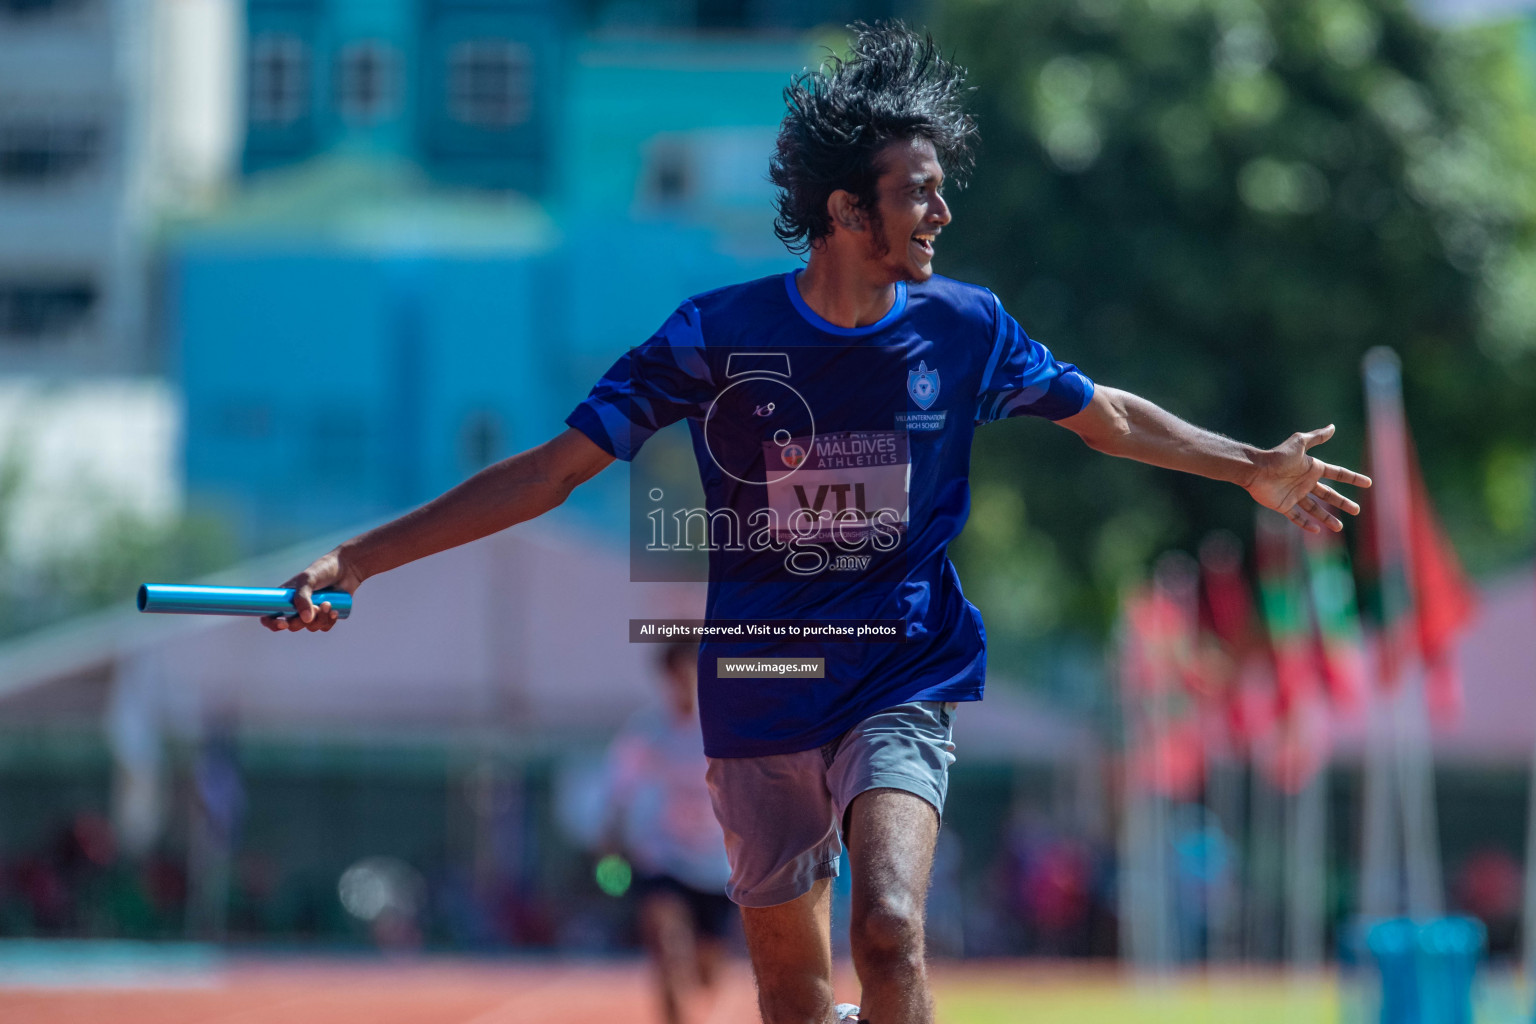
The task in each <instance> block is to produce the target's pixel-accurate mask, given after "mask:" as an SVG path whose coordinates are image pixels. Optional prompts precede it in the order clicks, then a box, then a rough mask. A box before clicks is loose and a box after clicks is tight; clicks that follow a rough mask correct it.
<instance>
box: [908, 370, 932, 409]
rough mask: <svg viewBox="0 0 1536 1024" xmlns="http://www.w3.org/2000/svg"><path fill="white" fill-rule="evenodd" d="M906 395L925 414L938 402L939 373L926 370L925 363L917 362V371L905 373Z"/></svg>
mask: <svg viewBox="0 0 1536 1024" xmlns="http://www.w3.org/2000/svg"><path fill="white" fill-rule="evenodd" d="M907 394H909V395H911V396H912V401H914V402H916V403H917V407H918V408H919V409H922V410H924V411H925V412H926V411H927V410H928V409H930V408H931V407H932V406H933V403H934V402H937V401H938V400H939V371H938V370H930V369H928V363H927V362H926V361H924V362H919V363H918V364H917V369H915V370H909V371H908V372H907Z"/></svg>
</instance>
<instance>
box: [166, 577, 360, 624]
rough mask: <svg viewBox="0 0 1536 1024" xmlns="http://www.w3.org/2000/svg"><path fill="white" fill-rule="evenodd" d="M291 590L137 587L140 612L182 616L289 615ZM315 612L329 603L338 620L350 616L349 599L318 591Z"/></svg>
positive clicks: (336, 592)
mask: <svg viewBox="0 0 1536 1024" xmlns="http://www.w3.org/2000/svg"><path fill="white" fill-rule="evenodd" d="M293 594H294V592H293V590H292V589H291V588H285V587H194V586H188V585H185V584H179V583H145V584H143V585H142V586H140V587H139V611H141V612H163V613H173V614H181V615H292V614H293ZM313 600H314V602H315V608H316V609H319V607H320V604H321V603H322V602H324V601H329V602H331V607H332V608H333V609H335V611H336V614H337V616H338V617H340V618H343V619H345V618H346V617H347V616H349V615H351V614H352V595H351V594H349V593H347V592H346V591H344V590H317V591H315V593H314V598H313Z"/></svg>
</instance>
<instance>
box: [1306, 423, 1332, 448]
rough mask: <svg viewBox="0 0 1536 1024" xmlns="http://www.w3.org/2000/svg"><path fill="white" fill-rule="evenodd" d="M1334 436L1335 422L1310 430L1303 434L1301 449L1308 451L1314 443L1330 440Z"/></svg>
mask: <svg viewBox="0 0 1536 1024" xmlns="http://www.w3.org/2000/svg"><path fill="white" fill-rule="evenodd" d="M1332 436H1333V424H1332V423H1330V424H1328V425H1327V426H1326V427H1319V428H1318V429H1316V430H1308V431H1307V432H1306V433H1304V434H1302V435H1301V450H1302V451H1306V450H1307V449H1308V448H1311V447H1312V446H1313V445H1319V444H1322V443H1323V442H1324V441H1326V440H1328V439H1329V438H1330V437H1332Z"/></svg>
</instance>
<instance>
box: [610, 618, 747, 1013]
mask: <svg viewBox="0 0 1536 1024" xmlns="http://www.w3.org/2000/svg"><path fill="white" fill-rule="evenodd" d="M660 668H661V685H662V689H663V692H662V700H660V701H658V702H655V703H652V704H649V705H647V706H646V707H644V708H641V709H640V710H639V711H637V712H635V714H634V716H633V717H631V718H630V720H629V722H628V723H627V724H626V725H625V726H624V728H623V729H622V730H620V732H619V734H618V736H616V737H615V738H614V741H613V745H612V746H611V747H610V748H609V751H608V779H609V803H608V828H607V830H606V832H607V839H608V843H609V845H610V846H616V847H617V848H618V849H619V850H620V851H622V853H623V854H624V856H625V857H626V858H627V859H628V860H629V862H630V864H631V865H632V866H633V867H634V871H635V882H634V893H635V896H636V900H637V904H638V911H639V920H640V935H641V938H642V939H643V940H644V942H645V948H646V950H647V951H648V952H649V953H650V956H651V962H652V964H653V965H654V966H655V968H656V983H657V988H658V994H659V995H660V997H661V1008H662V1016H663V1018H664V1019H665V1020H666V1022H667V1024H683V1021H684V1020H685V1019H686V1015H685V1013H684V1012H683V1011H684V1005H685V998H686V996H687V994H688V992H689V990H690V989H693V988H695V987H702V988H703V989H706V990H708V989H711V988H712V987H713V985H714V981H715V976H716V973H717V968H718V966H719V963H720V958H721V956H722V954H723V952H724V946H725V942H724V940H725V936H726V933H727V930H728V929H729V928H730V926H731V922H732V919H733V918H734V917H735V908H734V907H733V906H732V904H731V901H730V900H729V899H727V898H726V895H725V883H726V880H727V879H728V878H729V877H730V874H731V867H730V864H729V862H728V861H727V860H726V857H725V839H724V837H723V836H722V835H721V832H720V825H719V824H718V823H717V822H716V821H715V813H714V810H713V808H712V807H711V806H710V802H709V787H708V786H707V785H705V782H704V771H705V768H706V767H707V765H708V762H707V761H706V760H705V758H704V738H703V734H702V733H701V732H700V731H699V714H698V683H699V672H698V649H697V648H696V647H693V646H691V645H688V644H671V645H669V646H667V647H666V648H665V649H664V650H663V652H662V657H661V664H660Z"/></svg>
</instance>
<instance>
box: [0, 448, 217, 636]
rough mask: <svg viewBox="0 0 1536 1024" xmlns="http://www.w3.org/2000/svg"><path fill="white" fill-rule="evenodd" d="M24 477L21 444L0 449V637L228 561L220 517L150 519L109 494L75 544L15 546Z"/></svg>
mask: <svg viewBox="0 0 1536 1024" xmlns="http://www.w3.org/2000/svg"><path fill="white" fill-rule="evenodd" d="M27 480H28V471H27V458H26V455H25V451H24V446H23V445H20V444H15V443H12V444H10V445H8V446H6V447H4V448H0V640H6V639H9V638H10V637H14V636H19V635H20V634H22V633H26V632H29V631H31V630H34V629H41V628H45V627H47V626H51V625H56V624H58V623H61V622H63V621H65V620H67V619H69V618H71V617H73V616H76V615H81V614H84V613H86V612H92V611H98V610H100V609H103V608H108V607H111V606H113V605H117V606H122V607H131V605H132V602H133V598H134V594H135V593H136V592H137V590H138V586H139V584H140V583H145V582H156V581H159V582H168V583H179V582H189V581H192V580H195V579H197V578H198V577H200V576H203V575H206V574H207V573H209V572H212V571H213V570H215V569H218V568H222V567H224V566H226V565H228V564H230V563H231V562H232V561H234V557H235V554H236V547H235V541H234V537H233V535H232V534H231V532H230V530H229V529H228V527H227V526H226V525H225V524H224V523H223V522H222V521H221V520H218V519H215V518H213V517H210V516H205V515H183V516H174V517H171V518H169V519H151V518H147V517H146V516H144V515H142V514H141V513H139V512H137V511H135V510H134V509H132V508H129V507H126V506H119V505H114V504H113V503H112V502H111V500H110V499H103V500H102V505H103V507H102V508H101V509H98V514H97V516H96V523H97V526H96V529H95V530H94V531H92V533H91V534H90V536H89V537H88V538H87V539H86V540H85V541H84V542H83V543H82V544H80V545H79V546H77V547H74V548H66V549H60V550H58V551H49V552H47V553H44V554H41V555H39V554H36V553H33V552H24V551H21V550H19V545H18V544H17V543H15V541H14V540H13V538H12V537H11V532H12V531H11V524H12V521H13V519H14V516H15V510H16V507H17V505H18V504H19V503H20V502H21V500H22V499H23V498H24V496H25V493H26V489H27ZM82 486H86V485H85V483H84V482H82Z"/></svg>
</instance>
